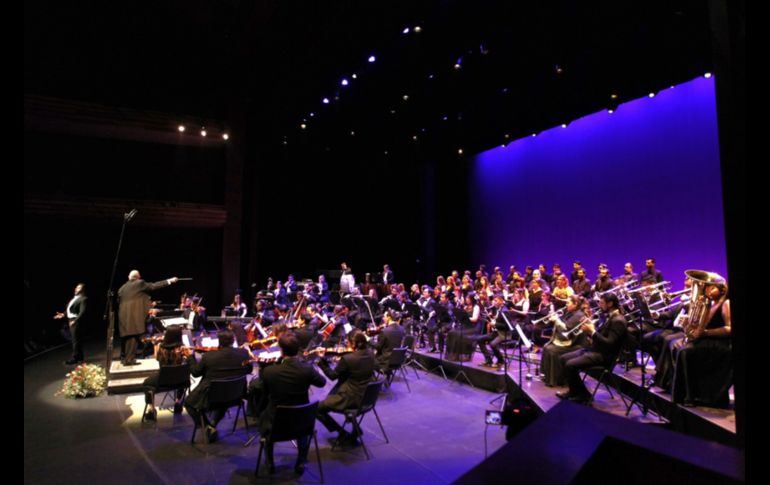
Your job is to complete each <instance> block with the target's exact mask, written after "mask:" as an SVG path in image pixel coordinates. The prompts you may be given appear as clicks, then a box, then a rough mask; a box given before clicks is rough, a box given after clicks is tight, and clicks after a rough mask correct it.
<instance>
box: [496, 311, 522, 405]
mask: <svg viewBox="0 0 770 485" xmlns="http://www.w3.org/2000/svg"><path fill="white" fill-rule="evenodd" d="M499 313H500V315H502V316H503V320H505V324H506V325H507V326H508V333H509V335H512V334H513V331H514V326H513V325H511V321H510V320H508V317H507V316H506V314H505V310H503V309H502V308H501V309H500V310H499ZM518 326H519V325H518V324H516V327H518ZM519 331H521V329H520V328H519ZM519 337H521V334H520V336H519ZM501 343H502V342H501ZM519 343H520V341H519V340H517V345H518V344H519ZM519 356H521V354H519ZM507 377H508V354H506V353H505V350H503V382H505V379H506V378H507ZM519 387H521V359H519ZM505 388H506V392H503V393H502V394H500V395H499V396H497V397H496V398H494V399H492V400H491V401H489V404H492V403H495V402H497V401H499V400H500V399H505V398H506V396H508V392H507V388H508V386H507V385H506V386H505ZM503 403H505V401H503Z"/></svg>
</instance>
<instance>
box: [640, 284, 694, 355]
mask: <svg viewBox="0 0 770 485" xmlns="http://www.w3.org/2000/svg"><path fill="white" fill-rule="evenodd" d="M684 288H685V290H688V292H689V291H690V290H691V288H692V280H691V279H690V278H685V280H684ZM689 303H690V297H689V293H686V294H684V295H682V298H681V299H680V300H679V302H677V303H675V304H673V306H670V308H666V309H664V310H663V311H659V310H652V311H651V312H650V317H651V318H652V319H653V320H654V321H655V322H656V324H655V325H654V327H655V328H653V329H651V330H649V331H647V332H645V333H644V335H643V336H642V350H644V351H645V352H647V353H649V354H650V357H651V358H652V359H653V360H654V361H655V365H656V370H657V369H658V368H660V367H661V366H665V364H662V363H661V364H659V362H658V361H659V359H660V356H661V353H662V352H663V348H664V344H665V341H666V337H668V336H669V335H673V334H676V333H681V332H682V327H681V323H680V322H681V319H682V318H683V316H684V315H686V314H687V310H688V308H689V306H690V305H689Z"/></svg>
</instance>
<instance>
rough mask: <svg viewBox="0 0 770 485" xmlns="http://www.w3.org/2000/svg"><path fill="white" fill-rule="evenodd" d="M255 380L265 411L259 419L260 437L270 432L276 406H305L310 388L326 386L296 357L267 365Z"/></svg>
mask: <svg viewBox="0 0 770 485" xmlns="http://www.w3.org/2000/svg"><path fill="white" fill-rule="evenodd" d="M259 377H260V380H261V382H262V400H263V404H264V408H265V410H264V411H263V412H262V414H261V415H260V419H259V421H260V424H259V426H260V433H262V434H263V435H265V434H267V433H269V432H270V428H271V426H272V424H273V418H274V417H275V407H276V406H279V405H280V406H296V405H298V404H307V403H308V402H309V400H308V393H307V391H308V389H309V388H310V386H311V385H312V386H316V387H323V386H324V385H325V384H326V379H324V377H323V376H322V375H321V374H320V373H319V372H318V371H317V370H316V369H315V368H314V367H313V366H312V365H310V364H308V363H306V362H302V361H300V360H298V359H297V358H296V357H285V358H284V359H283V360H282V361H281V363H280V364H274V365H268V366H267V367H265V368H264V369H263V370H262V372H261V374H260V376H259ZM260 407H262V406H260Z"/></svg>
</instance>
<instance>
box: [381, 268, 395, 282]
mask: <svg viewBox="0 0 770 485" xmlns="http://www.w3.org/2000/svg"><path fill="white" fill-rule="evenodd" d="M382 281H383V283H385V284H386V285H392V284H393V282H394V281H395V277H394V276H393V271H385V272H384V273H382Z"/></svg>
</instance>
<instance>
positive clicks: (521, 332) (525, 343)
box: [516, 323, 532, 350]
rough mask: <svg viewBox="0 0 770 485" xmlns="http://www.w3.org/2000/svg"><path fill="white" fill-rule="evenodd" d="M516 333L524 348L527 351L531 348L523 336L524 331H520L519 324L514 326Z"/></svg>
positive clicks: (529, 342)
mask: <svg viewBox="0 0 770 485" xmlns="http://www.w3.org/2000/svg"><path fill="white" fill-rule="evenodd" d="M516 332H518V334H519V337H520V338H521V342H522V343H523V344H524V346H525V347H526V348H527V350H529V349H531V348H532V342H531V341H530V340H529V339H528V338H527V336H526V335H524V330H522V329H521V326H519V324H518V323H517V324H516Z"/></svg>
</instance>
